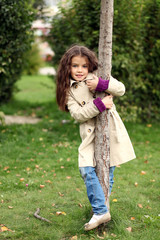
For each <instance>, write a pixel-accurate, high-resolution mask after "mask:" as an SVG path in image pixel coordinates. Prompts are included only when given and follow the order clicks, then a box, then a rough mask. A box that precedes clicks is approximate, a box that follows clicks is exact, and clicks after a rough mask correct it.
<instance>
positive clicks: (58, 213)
mask: <svg viewBox="0 0 160 240" xmlns="http://www.w3.org/2000/svg"><path fill="white" fill-rule="evenodd" d="M56 215H58V216H59V215H67V214H66V213H65V212H56Z"/></svg>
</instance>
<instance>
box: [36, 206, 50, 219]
mask: <svg viewBox="0 0 160 240" xmlns="http://www.w3.org/2000/svg"><path fill="white" fill-rule="evenodd" d="M39 213H40V208H37V210H36V212H35V213H34V217H35V218H38V219H40V220H42V221H45V222H49V223H51V221H49V220H48V219H46V218H44V217H41V216H39Z"/></svg>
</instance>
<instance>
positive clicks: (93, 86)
mask: <svg viewBox="0 0 160 240" xmlns="http://www.w3.org/2000/svg"><path fill="white" fill-rule="evenodd" d="M98 81H99V78H98V77H96V75H93V80H87V86H88V88H89V90H90V91H93V90H95V89H96V87H97V84H98Z"/></svg>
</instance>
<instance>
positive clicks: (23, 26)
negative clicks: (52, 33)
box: [0, 0, 33, 102]
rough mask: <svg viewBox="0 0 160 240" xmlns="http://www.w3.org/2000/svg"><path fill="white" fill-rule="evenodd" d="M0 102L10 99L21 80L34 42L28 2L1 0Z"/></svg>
mask: <svg viewBox="0 0 160 240" xmlns="http://www.w3.org/2000/svg"><path fill="white" fill-rule="evenodd" d="M0 16H1V17H0V52H1V56H0V102H4V101H7V100H9V99H10V97H11V95H12V91H13V87H14V83H15V82H16V81H17V80H18V79H19V77H20V75H21V73H22V70H23V62H24V53H25V51H26V50H27V49H28V48H29V46H30V43H31V40H32V32H31V30H30V29H31V23H32V20H33V11H32V7H31V5H30V3H29V1H28V0H24V1H19V0H0Z"/></svg>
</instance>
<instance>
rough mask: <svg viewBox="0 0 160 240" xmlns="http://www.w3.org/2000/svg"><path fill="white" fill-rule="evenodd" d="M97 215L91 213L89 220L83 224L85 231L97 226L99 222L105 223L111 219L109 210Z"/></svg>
mask: <svg viewBox="0 0 160 240" xmlns="http://www.w3.org/2000/svg"><path fill="white" fill-rule="evenodd" d="M97 216H98V217H96V215H93V217H92V218H91V220H90V221H89V222H88V223H86V224H85V225H84V230H85V231H89V230H92V229H94V228H96V227H98V226H99V225H100V224H102V223H107V222H109V221H110V220H111V215H110V213H109V212H107V213H105V214H103V215H102V217H100V215H97Z"/></svg>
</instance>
